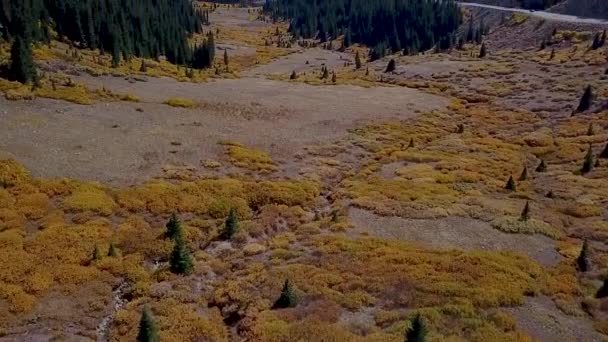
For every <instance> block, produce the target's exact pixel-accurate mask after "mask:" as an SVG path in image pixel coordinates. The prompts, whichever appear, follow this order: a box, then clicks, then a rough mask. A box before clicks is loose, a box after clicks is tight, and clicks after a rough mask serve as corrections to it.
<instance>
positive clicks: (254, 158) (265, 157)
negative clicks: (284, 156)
mask: <svg viewBox="0 0 608 342" xmlns="http://www.w3.org/2000/svg"><path fill="white" fill-rule="evenodd" d="M227 153H228V156H229V157H230V160H231V161H232V163H233V164H234V165H236V166H238V167H243V168H246V169H249V170H253V171H261V172H274V171H276V170H277V166H276V164H275V163H274V161H272V159H271V158H270V155H269V154H268V153H266V152H264V151H260V150H255V149H252V148H247V147H244V146H235V145H232V146H228V151H227Z"/></svg>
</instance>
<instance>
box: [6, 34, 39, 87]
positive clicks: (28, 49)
mask: <svg viewBox="0 0 608 342" xmlns="http://www.w3.org/2000/svg"><path fill="white" fill-rule="evenodd" d="M10 72H11V75H12V76H13V77H14V78H15V80H17V81H19V82H21V83H27V82H31V81H33V80H34V78H35V77H36V68H35V67H34V58H33V57H32V46H31V44H30V43H29V40H28V39H27V38H24V37H22V36H17V37H15V39H14V41H13V45H12V46H11V66H10Z"/></svg>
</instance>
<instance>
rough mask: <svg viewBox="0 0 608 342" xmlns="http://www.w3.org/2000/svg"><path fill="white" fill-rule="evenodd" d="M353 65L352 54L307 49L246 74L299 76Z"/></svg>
mask: <svg viewBox="0 0 608 342" xmlns="http://www.w3.org/2000/svg"><path fill="white" fill-rule="evenodd" d="M346 62H350V63H353V58H352V56H351V55H350V54H347V53H343V52H338V51H333V50H325V49H320V48H313V49H306V50H302V51H300V52H298V53H294V54H291V55H288V56H286V57H284V58H280V59H277V60H275V61H273V62H271V63H269V64H266V65H261V66H258V67H256V68H254V69H252V70H249V71H247V72H245V75H249V76H253V75H255V76H264V75H280V74H288V73H291V72H292V71H295V72H296V73H298V74H302V73H306V72H310V71H312V70H318V69H320V68H321V66H323V65H325V66H326V67H327V68H328V69H329V70H332V69H334V68H339V67H342V66H344V63H346Z"/></svg>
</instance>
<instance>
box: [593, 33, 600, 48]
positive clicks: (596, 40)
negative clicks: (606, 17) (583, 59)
mask: <svg viewBox="0 0 608 342" xmlns="http://www.w3.org/2000/svg"><path fill="white" fill-rule="evenodd" d="M600 40H601V38H600V34H599V33H596V34H595V36H594V37H593V43H591V49H592V50H597V49H599V48H600V46H601V45H600Z"/></svg>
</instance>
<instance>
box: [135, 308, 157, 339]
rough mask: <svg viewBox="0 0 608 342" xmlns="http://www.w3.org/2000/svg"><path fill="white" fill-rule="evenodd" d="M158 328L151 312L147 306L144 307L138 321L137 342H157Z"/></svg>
mask: <svg viewBox="0 0 608 342" xmlns="http://www.w3.org/2000/svg"><path fill="white" fill-rule="evenodd" d="M159 341H160V337H159V336H158V328H157V327H156V322H154V317H153V316H152V311H151V310H150V308H149V307H148V306H145V307H144V309H143V311H142V313H141V319H140V321H139V332H138V333H137V342H159Z"/></svg>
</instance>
